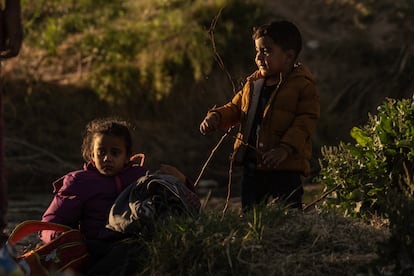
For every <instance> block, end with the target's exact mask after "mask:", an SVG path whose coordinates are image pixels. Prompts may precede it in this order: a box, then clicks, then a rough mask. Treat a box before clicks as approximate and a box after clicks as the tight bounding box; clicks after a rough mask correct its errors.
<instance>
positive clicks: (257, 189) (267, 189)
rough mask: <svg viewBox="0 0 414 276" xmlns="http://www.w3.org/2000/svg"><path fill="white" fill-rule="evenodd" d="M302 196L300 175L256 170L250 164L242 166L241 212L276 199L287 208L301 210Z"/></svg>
mask: <svg viewBox="0 0 414 276" xmlns="http://www.w3.org/2000/svg"><path fill="white" fill-rule="evenodd" d="M302 195H303V187H302V180H301V177H300V173H298V172H288V171H262V170H257V169H256V165H255V164H252V163H250V164H246V165H245V166H244V171H243V177H242V180H241V198H242V209H243V211H248V210H250V209H252V208H253V207H254V206H255V205H257V204H261V203H264V202H267V201H268V200H269V199H270V198H273V199H276V198H278V200H279V202H281V203H282V204H286V206H288V207H291V208H298V209H302Z"/></svg>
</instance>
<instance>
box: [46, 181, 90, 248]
mask: <svg viewBox="0 0 414 276" xmlns="http://www.w3.org/2000/svg"><path fill="white" fill-rule="evenodd" d="M54 186H55V188H56V190H57V193H56V194H55V196H54V197H53V200H52V202H51V203H50V205H49V207H48V208H47V210H46V211H45V213H44V214H43V216H42V221H48V222H54V223H59V224H64V225H67V226H69V227H72V228H78V225H79V219H80V217H81V212H82V200H81V198H80V196H79V189H77V185H76V178H75V176H74V175H72V174H68V175H66V176H65V177H64V178H61V179H59V180H58V181H57V182H55V183H54ZM58 235H59V232H55V231H50V230H44V231H41V232H40V233H39V237H40V239H41V240H42V241H43V242H49V241H51V240H52V239H54V238H56V237H57V236H58Z"/></svg>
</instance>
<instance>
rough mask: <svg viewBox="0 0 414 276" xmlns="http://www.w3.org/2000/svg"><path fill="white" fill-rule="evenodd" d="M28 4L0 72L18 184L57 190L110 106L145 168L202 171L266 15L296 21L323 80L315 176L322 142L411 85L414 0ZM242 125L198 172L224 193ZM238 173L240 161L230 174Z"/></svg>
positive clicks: (31, 0)
mask: <svg viewBox="0 0 414 276" xmlns="http://www.w3.org/2000/svg"><path fill="white" fill-rule="evenodd" d="M22 6H23V20H24V31H25V40H24V44H23V47H22V50H21V53H20V55H19V56H18V57H17V58H14V59H12V60H9V61H7V62H6V63H5V71H6V75H5V80H4V85H5V89H4V93H5V95H4V120H5V127H6V134H5V136H6V140H5V147H6V148H5V149H6V165H7V178H8V182H9V191H10V192H12V193H22V192H28V191H33V192H34V191H36V192H48V193H49V192H51V191H52V187H51V182H52V181H53V180H54V179H56V178H58V177H60V176H61V175H63V174H65V173H67V172H68V171H70V170H75V169H80V168H81V167H82V164H83V161H82V158H81V153H80V147H81V143H82V134H83V129H84V126H85V124H86V123H87V122H89V121H90V120H92V119H94V118H99V117H106V116H118V117H121V118H124V119H126V120H128V121H130V122H131V123H132V125H133V126H134V129H133V135H134V144H135V145H134V151H135V152H142V153H144V154H145V155H146V160H145V165H146V166H147V167H148V168H149V169H150V170H151V171H155V170H156V169H157V168H158V166H159V164H161V163H167V164H171V165H174V166H176V167H177V168H179V169H180V170H182V171H183V172H184V173H185V174H186V175H188V176H189V177H191V178H192V179H194V180H195V179H197V177H198V176H199V174H200V171H201V169H202V167H203V165H204V164H205V162H206V160H207V158H208V156H209V155H210V153H211V151H212V149H213V148H214V146H215V145H216V144H217V143H218V141H219V140H220V138H221V136H222V135H223V134H224V133H216V134H213V135H210V136H202V135H201V134H200V133H199V130H198V127H199V124H200V122H201V121H202V120H203V118H204V115H205V114H206V112H207V110H208V109H209V108H211V107H213V106H214V105H221V104H223V103H225V102H227V101H228V100H230V99H231V98H232V96H233V94H234V93H235V92H236V91H237V90H238V89H239V88H240V87H241V86H242V84H243V82H244V79H245V77H246V76H248V75H249V74H250V73H251V72H252V71H253V70H255V68H256V67H255V64H254V55H255V51H254V44H253V40H252V38H251V35H252V30H253V28H254V27H255V26H259V25H261V24H263V23H266V22H268V21H270V20H272V19H287V20H290V21H292V22H294V23H295V24H296V25H297V26H298V27H299V29H300V30H301V32H302V36H303V50H302V53H301V55H300V58H299V60H300V61H301V62H302V63H304V64H305V65H306V66H308V67H309V68H310V70H311V71H312V72H313V73H314V75H315V77H316V79H317V82H318V85H319V88H320V92H321V119H320V121H319V124H318V128H317V131H316V133H315V135H314V137H313V142H314V157H313V160H312V169H313V175H316V174H317V173H318V158H319V156H320V148H321V146H323V145H336V144H338V143H339V142H340V141H345V142H346V141H350V139H351V138H350V136H349V131H350V129H351V128H352V127H353V126H358V125H362V124H364V123H365V122H366V121H367V119H368V116H369V115H368V114H370V113H371V114H375V113H376V107H377V106H378V105H380V104H381V103H382V102H383V101H384V100H385V98H387V97H390V98H407V97H412V92H413V91H414V80H413V72H414V56H413V53H414V52H413V50H414V49H413V40H414V35H413V29H414V18H413V17H414V3H413V2H412V1H410V0H399V1H393V0H378V1H368V0H365V1H363V0H348V1H347V0H291V1H277V0H274V1H260V0H239V1H232V0H227V1H226V0H208V1H206V0H192V1H191V0H186V1H185V0H171V1H166V0H124V1H112V0H77V1H75V0H54V1H45V0H25V1H22ZM235 131H236V130H235V129H234V130H232V132H231V134H230V135H229V136H228V137H227V138H226V139H225V140H224V142H223V143H222V144H221V146H220V147H219V149H218V151H217V152H216V153H215V154H214V157H213V158H212V160H211V162H210V163H209V164H208V166H207V168H206V170H205V173H204V174H203V180H212V181H213V182H214V183H216V184H217V185H218V187H219V190H220V188H223V189H224V188H225V187H226V186H227V182H228V171H229V155H230V153H231V151H232V144H233V142H234V141H233V138H232V136H233V134H234V133H235ZM239 176H240V172H239V170H238V169H237V168H236V169H235V170H234V171H233V180H234V181H237V179H238V177H239ZM308 182H311V179H308ZM233 187H234V190H233V194H234V195H237V193H238V191H237V188H238V187H237V185H234V186H233ZM217 194H219V192H218V193H217Z"/></svg>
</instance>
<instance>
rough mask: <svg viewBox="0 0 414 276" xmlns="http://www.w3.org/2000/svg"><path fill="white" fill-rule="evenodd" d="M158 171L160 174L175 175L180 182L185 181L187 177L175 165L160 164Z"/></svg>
mask: <svg viewBox="0 0 414 276" xmlns="http://www.w3.org/2000/svg"><path fill="white" fill-rule="evenodd" d="M158 172H160V173H162V174H169V175H172V176H175V177H176V178H178V180H180V181H181V182H182V183H185V181H186V179H187V178H186V177H185V175H184V174H183V173H182V172H180V171H179V170H178V169H177V168H176V167H174V166H171V165H166V164H161V165H160V169H159V170H158Z"/></svg>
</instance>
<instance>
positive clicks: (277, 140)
mask: <svg viewBox="0 0 414 276" xmlns="http://www.w3.org/2000/svg"><path fill="white" fill-rule="evenodd" d="M253 40H254V43H255V47H256V57H255V61H256V65H257V67H258V70H257V71H255V72H254V73H253V74H252V75H250V76H249V77H248V78H247V80H246V84H245V85H244V86H243V88H242V89H241V90H240V91H239V92H238V93H237V94H236V95H235V96H234V97H233V99H232V100H231V101H230V102H229V103H227V104H225V105H223V106H221V107H217V108H213V109H211V110H209V111H208V113H207V116H206V117H205V119H204V120H203V122H202V123H201V124H200V132H201V133H202V134H203V135H205V134H207V133H210V132H212V131H214V130H217V129H222V130H226V129H228V128H230V127H233V126H235V125H237V124H240V130H239V132H238V134H237V138H236V141H235V143H234V152H233V155H232V158H233V160H234V162H235V163H236V164H239V165H242V166H243V169H244V170H243V177H242V181H241V199H242V208H243V210H248V209H251V208H252V207H253V206H254V205H256V204H259V203H261V202H263V201H267V200H268V199H269V197H273V198H279V199H280V200H282V201H283V202H285V203H286V204H288V205H289V206H291V207H294V208H299V209H300V208H302V195H303V187H302V181H301V175H304V176H306V175H308V174H309V172H310V158H311V151H312V145H311V135H312V133H313V132H314V130H315V127H316V122H317V120H318V119H319V114H320V104H319V91H318V89H317V87H316V84H315V79H314V78H313V76H312V74H311V73H310V72H309V70H308V69H307V68H306V67H305V66H304V65H302V64H300V63H296V60H297V57H298V55H299V53H300V51H301V48H302V37H301V34H300V32H299V30H298V28H297V27H296V26H295V25H294V24H293V23H291V22H288V21H274V22H271V23H268V24H265V25H262V26H260V27H259V28H257V29H255V30H254V33H253Z"/></svg>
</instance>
